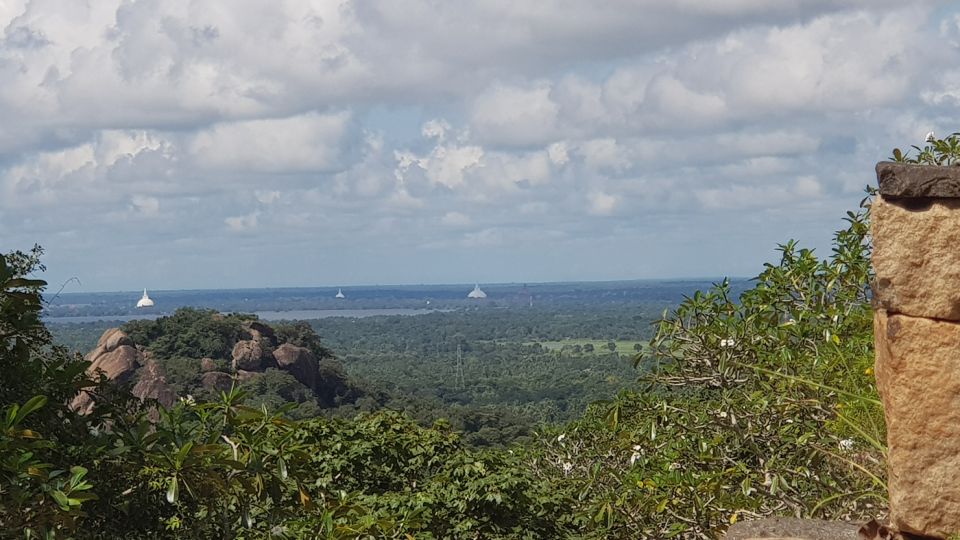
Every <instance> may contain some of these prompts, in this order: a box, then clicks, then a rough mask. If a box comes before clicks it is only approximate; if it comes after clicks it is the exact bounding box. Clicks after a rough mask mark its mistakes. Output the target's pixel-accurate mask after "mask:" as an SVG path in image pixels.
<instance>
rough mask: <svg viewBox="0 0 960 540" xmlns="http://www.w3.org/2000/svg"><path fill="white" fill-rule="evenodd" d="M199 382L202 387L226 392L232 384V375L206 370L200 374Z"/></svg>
mask: <svg viewBox="0 0 960 540" xmlns="http://www.w3.org/2000/svg"><path fill="white" fill-rule="evenodd" d="M200 384H202V385H203V387H204V388H209V389H212V390H222V391H224V392H226V391H228V390H230V387H231V386H232V385H233V377H231V376H230V374H229V373H224V372H222V371H208V372H206V373H204V374H203V375H201V376H200Z"/></svg>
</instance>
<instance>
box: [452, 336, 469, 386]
mask: <svg viewBox="0 0 960 540" xmlns="http://www.w3.org/2000/svg"><path fill="white" fill-rule="evenodd" d="M455 384H456V385H457V388H460V389H463V388H466V387H467V381H466V379H465V378H464V377H463V348H462V347H461V346H460V344H459V343H458V344H457V374H456V381H455Z"/></svg>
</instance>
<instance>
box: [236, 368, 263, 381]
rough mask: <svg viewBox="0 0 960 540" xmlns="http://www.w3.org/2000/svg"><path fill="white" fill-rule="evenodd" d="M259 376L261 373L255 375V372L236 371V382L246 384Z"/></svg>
mask: <svg viewBox="0 0 960 540" xmlns="http://www.w3.org/2000/svg"><path fill="white" fill-rule="evenodd" d="M260 375H262V373H257V372H256V371H245V370H242V369H238V370H237V380H238V381H240V382H241V383H248V382H250V381H252V380H254V379H256V378H257V377H259V376H260Z"/></svg>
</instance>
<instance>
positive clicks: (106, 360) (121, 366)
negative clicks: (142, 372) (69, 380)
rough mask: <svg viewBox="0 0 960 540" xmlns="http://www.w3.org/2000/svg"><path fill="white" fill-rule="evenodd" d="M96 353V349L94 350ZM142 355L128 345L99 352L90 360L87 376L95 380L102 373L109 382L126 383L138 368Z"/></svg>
mask: <svg viewBox="0 0 960 540" xmlns="http://www.w3.org/2000/svg"><path fill="white" fill-rule="evenodd" d="M95 351H96V349H95ZM141 360H142V355H141V354H140V351H138V350H137V349H135V348H133V347H131V346H130V345H120V346H119V347H117V348H115V349H113V350H111V351H102V350H101V351H100V352H99V354H98V355H97V356H96V357H94V358H93V359H92V360H91V364H90V367H89V368H87V374H89V375H90V376H92V377H94V378H96V377H99V374H100V373H102V374H104V375H106V377H107V378H108V379H110V380H111V381H117V382H121V383H123V382H127V381H129V380H130V379H131V377H133V373H134V372H135V371H136V370H137V368H138V367H140V362H141Z"/></svg>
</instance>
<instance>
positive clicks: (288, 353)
mask: <svg viewBox="0 0 960 540" xmlns="http://www.w3.org/2000/svg"><path fill="white" fill-rule="evenodd" d="M273 357H274V358H275V359H276V361H277V365H278V366H279V367H280V369H282V370H284V371H287V372H289V373H290V374H291V375H293V378H295V379H297V380H298V381H300V383H301V384H303V385H304V386H306V387H307V388H309V389H311V390H316V387H317V357H316V356H314V355H313V353H312V352H310V350H309V349H306V348H304V347H297V346H296V345H290V344H289V343H284V344H283V345H281V346H279V347H277V350H275V351H273Z"/></svg>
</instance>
